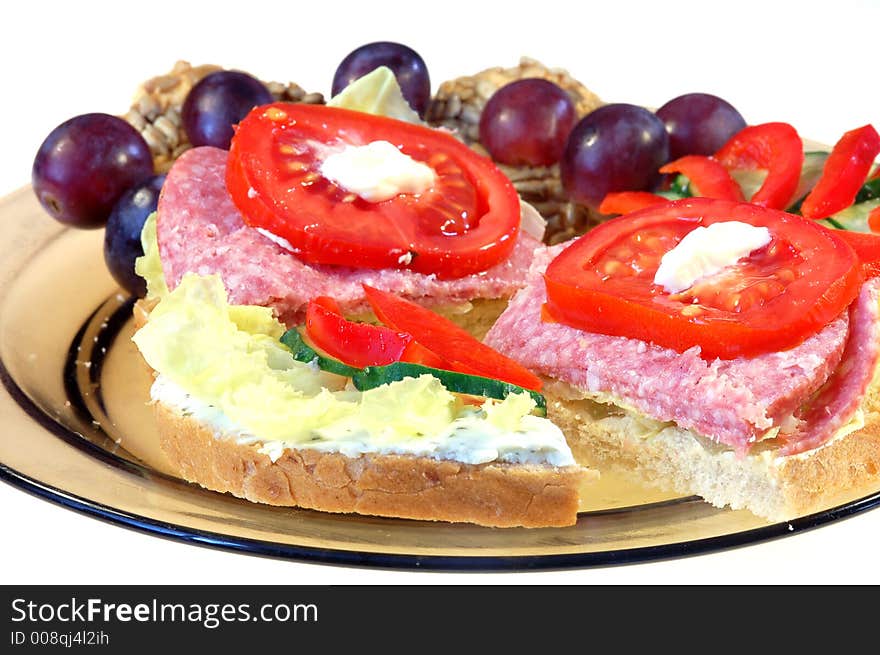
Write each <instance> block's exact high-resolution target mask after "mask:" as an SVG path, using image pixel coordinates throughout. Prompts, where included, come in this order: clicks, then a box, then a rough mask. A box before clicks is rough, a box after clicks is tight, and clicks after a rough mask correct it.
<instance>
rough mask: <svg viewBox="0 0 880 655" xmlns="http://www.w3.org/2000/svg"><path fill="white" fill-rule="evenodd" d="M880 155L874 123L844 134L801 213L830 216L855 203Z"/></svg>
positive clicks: (822, 216)
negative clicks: (875, 160) (876, 158)
mask: <svg viewBox="0 0 880 655" xmlns="http://www.w3.org/2000/svg"><path fill="white" fill-rule="evenodd" d="M878 154H880V134H877V130H875V129H874V128H873V127H872V126H871V125H865V126H864V127H860V128H858V129H855V130H850V131H849V132H847V133H846V134H844V135H843V136H842V137H841V138H840V140H839V141H838V142H837V143H836V144H835V145H834V148H833V149H832V150H831V154H830V155H828V159H827V160H826V162H825V167H824V168H823V169H822V177H820V178H819V181H818V182H817V183H816V186H815V187H813V190H812V191H810V193H809V195H808V196H807V197H806V198H805V199H804V202H803V203H802V204H801V215H803V216H804V217H805V218H815V219H819V218H826V217H827V216H831V214H836V213H837V212H839V211H840V210H841V209H846V208H847V207H849V206H850V205H851V204H853V201H854V200H855V199H856V194H857V193H858V192H859V189H860V188H861V187H862V184H864V182H865V180H866V178H867V177H868V173H869V172H870V171H871V166H872V165H873V164H874V157H876V156H877V155H878Z"/></svg>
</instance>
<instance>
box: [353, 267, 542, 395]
mask: <svg viewBox="0 0 880 655" xmlns="http://www.w3.org/2000/svg"><path fill="white" fill-rule="evenodd" d="M363 288H364V293H365V294H366V296H367V301H368V302H369V303H370V306H371V307H372V308H373V312H374V313H375V314H376V317H377V318H378V319H379V320H380V321H382V323H384V324H385V325H387V326H388V327H392V328H394V329H396V330H399V331H401V332H406V333H407V334H410V335H412V338H413V339H414V340H415V341H417V342H418V343H419V344H421V345H422V346H424V347H425V348H427V349H428V350H430V351H431V352H432V353H434V354H435V355H436V356H437V357H440V358H441V359H443V360H444V361H446V362H448V364H449V366H451V367H452V368H451V369H449V370H453V371H458V372H460V373H467V374H469V375H481V376H483V377H488V378H493V379H495V380H501V381H503V382H510V383H511V384H515V385H517V386H520V387H523V388H525V389H532V390H533V391H540V389H541V379H540V378H539V377H538V376H536V375H535V374H534V373H532V372H531V371H529V370H528V369H526V368H525V367H523V366H522V365H521V364H519V363H517V362H515V361H513V360H512V359H509V358H508V357H505V356H504V355H502V354H501V353H499V352H498V351H497V350H494V349H493V348H490V347H489V346H487V345H485V344H484V343H482V342H480V341H478V340H477V339H475V338H474V337H473V336H472V335H471V334H470V332H468V331H466V330H464V329H462V328H461V327H459V326H458V325H456V324H455V323H453V322H452V321H450V320H449V319H447V318H444V317H442V316H439V315H438V314H435V313H434V312H432V311H431V310H429V309H425V308H424V307H422V306H421V305H417V304H415V303H413V302H410V301H409V300H405V299H403V298H400V297H399V296H395V295H394V294H391V293H388V292H387V291H380V290H379V289H375V288H373V287H371V286H368V285H366V284H365V285H363ZM440 368H446V367H440Z"/></svg>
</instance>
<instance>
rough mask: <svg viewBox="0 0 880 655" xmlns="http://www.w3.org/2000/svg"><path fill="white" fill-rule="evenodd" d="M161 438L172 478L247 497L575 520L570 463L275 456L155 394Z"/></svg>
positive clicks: (580, 480)
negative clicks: (216, 429) (160, 400)
mask: <svg viewBox="0 0 880 655" xmlns="http://www.w3.org/2000/svg"><path fill="white" fill-rule="evenodd" d="M154 412H155V416H156V421H157V424H158V429H159V440H160V446H161V448H162V450H163V452H164V453H165V455H166V456H167V457H168V459H169V461H170V462H172V464H173V465H174V466H176V467H177V469H178V473H179V475H180V477H182V478H183V479H185V480H188V481H190V482H195V483H198V484H200V485H201V486H203V487H205V488H207V489H211V490H213V491H220V492H228V493H231V494H233V495H234V496H238V497H240V498H245V499H247V500H249V501H252V502H257V503H266V504H269V505H282V506H297V507H304V508H308V509H317V510H321V511H324V512H343V513H358V514H368V515H374V516H390V517H398V518H407V519H420V520H426V521H455V522H468V523H476V524H479V525H484V526H491V527H516V526H522V527H550V526H553V527H558V526H567V525H572V524H574V523H575V521H576V520H577V510H578V499H579V497H580V492H581V487H582V486H583V485H584V484H586V483H588V482H590V481H592V480H594V479H596V478H597V477H598V474H597V473H596V472H595V471H591V470H587V469H584V468H581V467H579V466H566V467H555V466H550V465H546V466H541V465H522V464H509V463H503V462H493V463H487V464H478V465H473V464H463V463H459V462H454V461H448V460H437V459H432V458H428V457H417V456H407V455H382V454H375V455H371V454H368V455H362V456H360V457H347V456H345V455H342V454H340V453H325V452H321V451H318V450H314V449H298V450H295V449H285V450H284V452H283V454H282V455H281V457H280V458H278V459H277V461H275V462H273V461H272V460H271V459H270V458H269V456H268V455H265V454H263V453H260V452H259V448H258V446H257V445H254V444H243V443H240V442H239V441H238V440H236V439H235V438H234V437H232V436H229V435H222V434H219V435H218V434H215V433H214V431H213V430H212V429H211V428H210V427H209V426H206V425H204V424H202V423H200V422H199V421H197V420H196V419H194V418H192V417H191V416H185V415H184V414H182V413H181V412H179V411H177V410H175V409H174V408H172V407H169V406H167V405H164V404H162V403H155V405H154Z"/></svg>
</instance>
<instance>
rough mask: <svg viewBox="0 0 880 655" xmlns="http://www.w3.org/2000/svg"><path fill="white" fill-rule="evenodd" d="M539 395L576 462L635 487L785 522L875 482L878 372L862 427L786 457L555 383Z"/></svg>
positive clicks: (879, 446)
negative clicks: (735, 446)
mask: <svg viewBox="0 0 880 655" xmlns="http://www.w3.org/2000/svg"><path fill="white" fill-rule="evenodd" d="M545 394H546V396H547V415H548V417H549V418H550V419H551V420H552V421H553V422H554V423H556V425H557V426H559V428H560V429H561V430H562V431H563V433H564V434H565V436H566V440H567V441H568V444H569V446H570V447H571V449H572V452H573V454H574V456H575V458H576V459H577V461H578V462H579V463H581V464H583V465H585V466H596V467H599V469H600V470H601V469H602V468H606V467H608V468H612V469H615V470H619V471H624V472H626V473H628V474H629V476H630V477H632V479H634V480H636V481H638V482H641V483H645V484H648V485H650V486H653V487H657V488H660V489H663V490H665V491H673V492H676V493H680V494H685V495H691V494H693V495H698V496H701V497H702V498H704V499H705V500H706V501H708V502H710V503H711V504H713V505H715V506H716V507H725V506H729V507H731V508H732V509H747V510H749V511H751V512H752V513H754V514H757V515H758V516H762V517H764V518H767V519H769V520H771V521H785V520H790V519H792V518H795V517H798V516H803V515H805V514H808V513H811V512H814V511H818V510H820V509H823V508H825V507H829V506H832V505H833V504H834V503H836V502H839V501H842V499H843V496H844V495H845V494H847V493H849V494H850V495H852V493H853V491H854V490H858V489H860V488H866V485H868V484H873V485H874V486H876V485H877V484H878V483H880V478H878V472H880V374H878V373H877V372H875V374H874V378H873V381H872V383H871V385H870V387H869V388H868V391H867V393H866V394H865V397H864V399H863V400H862V403H861V406H860V408H859V411H860V412H861V416H862V417H863V419H864V425H863V426H862V427H860V428H858V429H856V430H854V431H852V432H849V433H845V432H844V433H840V434H839V435H838V436H836V437H834V438H832V439H831V440H830V441H828V442H827V443H825V444H824V445H822V446H820V447H818V448H815V449H813V450H810V451H806V452H804V453H801V454H798V455H791V456H785V457H783V456H779V455H778V452H777V450H778V449H777V448H774V447H772V446H770V445H768V446H766V447H763V448H762V447H761V446H760V445H758V446H756V447H754V448H752V450H751V451H750V452H749V453H748V454H745V455H739V454H737V453H735V452H734V451H733V450H731V449H729V448H727V447H724V446H720V445H719V444H717V443H715V442H712V441H710V440H709V439H706V438H705V437H702V436H700V435H698V434H696V433H694V432H692V431H690V430H684V429H681V428H679V427H677V426H676V425H675V424H673V423H661V422H659V421H653V420H651V419H649V418H646V417H644V416H642V415H640V414H639V413H637V412H635V411H631V410H627V409H623V408H620V407H617V406H614V405H607V404H600V403H598V402H595V401H593V400H589V399H586V398H585V397H584V394H583V393H581V392H579V391H578V390H577V389H574V388H573V387H571V386H569V385H567V384H565V383H562V382H559V381H548V383H547V386H546V387H545Z"/></svg>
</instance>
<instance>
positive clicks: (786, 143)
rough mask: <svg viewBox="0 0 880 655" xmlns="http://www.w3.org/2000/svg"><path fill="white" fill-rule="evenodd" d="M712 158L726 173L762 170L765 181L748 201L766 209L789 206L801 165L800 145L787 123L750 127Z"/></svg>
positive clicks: (794, 131)
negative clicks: (725, 168)
mask: <svg viewBox="0 0 880 655" xmlns="http://www.w3.org/2000/svg"><path fill="white" fill-rule="evenodd" d="M715 159H717V160H718V161H719V162H721V163H722V164H723V165H724V166H726V167H727V168H728V170H735V169H738V168H745V169H754V168H766V169H767V178H766V179H765V180H764V184H762V185H761V188H760V189H758V191H757V192H756V193H755V195H754V196H752V198H751V200H750V202H752V203H753V204H756V205H760V206H761V207H768V208H770V209H785V208H786V207H788V206H789V205H790V204H791V201H792V199H793V196H794V194H795V191H797V186H798V182H799V181H800V176H801V168H802V167H803V164H804V145H803V142H802V141H801V138H800V136H799V135H798V133H797V130H795V129H794V128H793V127H792V126H791V125H789V124H788V123H762V124H761V125H750V126H748V127H745V128H743V129H742V130H740V131H739V132H737V133H736V134H734V135H733V136H732V137H731V138H730V139H729V140H728V141H727V143H725V144H724V145H723V146H721V149H720V150H719V151H718V152H717V153H715Z"/></svg>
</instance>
